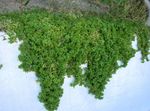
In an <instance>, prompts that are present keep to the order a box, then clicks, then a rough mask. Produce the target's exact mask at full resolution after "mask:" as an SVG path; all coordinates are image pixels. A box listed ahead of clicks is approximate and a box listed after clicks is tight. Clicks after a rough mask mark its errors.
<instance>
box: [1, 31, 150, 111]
mask: <svg viewBox="0 0 150 111" xmlns="http://www.w3.org/2000/svg"><path fill="white" fill-rule="evenodd" d="M3 37H4V33H0V64H3V67H2V69H1V70H0V83H1V84H0V98H1V99H0V106H1V107H0V111H12V110H13V111H45V109H44V107H43V105H42V104H41V103H40V102H39V101H38V98H37V95H38V93H39V91H40V88H39V85H38V84H37V83H36V77H35V75H34V73H26V74H25V73H24V72H23V71H22V70H21V69H19V68H18V65H19V64H20V62H19V61H18V59H17V56H18V55H19V53H20V52H19V51H18V47H19V44H20V43H13V44H9V43H8V41H7V40H4V41H3ZM135 48H136V47H135ZM140 58H141V55H140V52H137V53H136V55H135V57H134V58H132V59H131V60H130V61H129V63H128V66H127V67H126V68H122V69H119V70H118V71H117V73H116V74H115V75H113V77H112V78H111V79H110V82H109V83H108V84H107V85H106V89H105V92H104V99H103V100H96V99H95V98H94V97H93V96H91V95H89V94H88V91H87V89H86V88H84V87H80V86H76V87H75V88H72V87H70V86H69V83H70V82H71V81H72V79H70V78H65V83H64V85H63V88H64V94H63V96H62V98H61V101H60V105H59V108H58V111H100V110H102V111H149V110H150V103H149V100H150V95H149V94H150V86H149V84H150V73H149V72H150V70H149V67H150V62H146V63H144V64H142V63H141V60H140Z"/></svg>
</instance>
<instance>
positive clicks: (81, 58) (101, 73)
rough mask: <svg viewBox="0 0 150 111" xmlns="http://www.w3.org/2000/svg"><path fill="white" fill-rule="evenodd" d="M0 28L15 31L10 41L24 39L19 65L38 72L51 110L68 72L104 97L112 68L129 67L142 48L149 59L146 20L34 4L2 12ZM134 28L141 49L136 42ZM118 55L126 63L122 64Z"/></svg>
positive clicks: (93, 91)
mask: <svg viewBox="0 0 150 111" xmlns="http://www.w3.org/2000/svg"><path fill="white" fill-rule="evenodd" d="M0 28H1V30H4V31H5V32H6V33H7V34H8V35H9V36H10V38H9V40H10V42H15V41H16V39H17V38H18V39H19V40H20V41H23V42H22V44H21V45H20V48H19V50H20V51H21V54H20V55H19V60H20V61H21V62H22V63H21V65H20V66H19V67H20V68H22V69H23V70H24V71H27V72H28V71H35V72H36V76H37V77H38V81H37V82H39V83H40V86H41V92H40V94H39V100H40V101H41V102H43V103H44V105H45V108H46V109H47V110H48V111H54V110H56V109H57V108H58V106H59V101H60V97H61V96H62V94H63V89H62V84H63V82H64V76H66V75H67V76H71V75H72V76H73V77H74V78H75V80H74V81H73V82H72V83H71V85H72V86H75V85H78V84H79V85H83V86H85V87H87V88H88V89H89V93H90V94H93V95H94V96H95V98H97V99H102V98H103V91H104V89H105V85H106V84H107V82H108V81H109V79H110V78H111V76H112V74H113V73H115V72H116V70H117V69H118V68H120V67H125V66H126V65H127V63H128V61H129V59H130V58H131V57H133V56H134V54H135V53H136V51H141V53H142V61H143V62H144V61H145V60H148V58H147V55H148V54H149V53H148V50H149V46H150V44H149V39H150V38H149V34H148V31H149V29H148V28H147V27H145V26H144V24H142V23H140V22H133V21H130V20H124V19H116V18H115V19H114V18H111V17H108V16H101V17H100V16H90V15H88V16H87V15H82V14H76V15H75V14H72V13H68V14H66V13H59V12H55V13H54V12H53V13H52V12H48V11H46V10H32V11H24V12H22V13H20V12H14V13H8V14H1V15H0ZM134 34H137V36H138V50H134V49H133V48H132V46H131V43H132V40H134V36H133V35H134ZM117 60H121V61H122V62H123V65H121V66H118V64H117ZM84 63H87V64H88V67H87V69H86V72H85V74H82V70H81V69H80V68H79V66H80V65H81V64H84ZM110 93H111V92H110Z"/></svg>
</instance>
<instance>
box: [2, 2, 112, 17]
mask: <svg viewBox="0 0 150 111" xmlns="http://www.w3.org/2000/svg"><path fill="white" fill-rule="evenodd" d="M18 1H19V0H0V12H7V11H14V10H19V9H20V7H21V4H20V3H19V2H18ZM32 7H40V8H46V9H50V10H56V11H57V10H62V11H84V12H94V13H98V14H100V13H106V12H108V10H109V7H108V6H107V5H104V4H101V3H99V2H96V0H30V2H29V4H28V5H27V6H26V8H32Z"/></svg>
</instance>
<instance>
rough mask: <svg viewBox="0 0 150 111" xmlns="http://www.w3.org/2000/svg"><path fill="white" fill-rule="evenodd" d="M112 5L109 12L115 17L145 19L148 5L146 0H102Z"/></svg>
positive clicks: (135, 19)
mask: <svg viewBox="0 0 150 111" xmlns="http://www.w3.org/2000/svg"><path fill="white" fill-rule="evenodd" d="M101 2H103V3H106V4H107V5H109V6H110V12H109V14H110V15H111V16H113V17H117V18H118V17H119V18H124V19H130V20H132V21H142V22H143V21H145V18H146V11H147V9H146V5H145V3H144V0H101Z"/></svg>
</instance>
